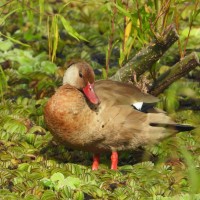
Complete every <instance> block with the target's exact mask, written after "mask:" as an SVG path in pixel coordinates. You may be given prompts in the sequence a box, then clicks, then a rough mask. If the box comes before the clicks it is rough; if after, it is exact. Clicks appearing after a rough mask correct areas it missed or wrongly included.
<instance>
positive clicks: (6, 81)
mask: <svg viewBox="0 0 200 200" xmlns="http://www.w3.org/2000/svg"><path fill="white" fill-rule="evenodd" d="M199 11H200V10H199V1H198V0H196V1H195V0H193V1H185V0H173V1H172V0H171V1H170V0H168V1H158V0H148V1H142V0H141V1H137V0H136V1H131V0H130V1H119V0H113V1H104V0H100V1H93V0H91V1H84V0H80V1H67V0H59V1H54V0H48V1H44V0H38V1H34V0H33V1H32V0H31V1H30V0H29V1H27V0H23V1H21V0H18V1H16V0H9V1H4V0H2V1H1V2H0V15H1V18H0V26H1V32H0V98H1V102H0V111H1V112H0V113H1V115H0V159H1V162H0V169H1V170H0V198H1V199H120V200H121V199H190V198H191V199H199V198H200V195H199V193H200V191H199V190H200V185H199V178H200V174H199V166H200V152H199V146H200V139H199V135H198V132H199V129H198V124H199V120H200V116H199V106H200V103H199V98H200V90H199V74H200V72H199V68H196V69H195V70H193V71H192V72H191V73H190V74H188V76H187V77H184V78H182V79H181V80H179V81H177V82H176V83H174V84H172V85H171V86H170V87H169V88H168V89H167V90H165V92H164V93H163V94H161V95H160V98H161V100H162V101H161V102H160V103H159V105H158V106H159V107H161V108H163V109H165V110H167V111H168V113H170V114H171V116H172V117H174V118H175V119H176V120H177V121H179V122H180V123H190V124H193V125H195V126H196V127H197V129H195V130H194V131H192V132H190V133H180V134H178V135H177V136H175V137H174V138H170V139H168V140H166V141H163V142H162V143H159V144H158V145H154V146H148V147H143V148H140V149H138V150H136V151H134V152H124V153H122V154H121V155H120V167H119V170H118V171H117V172H115V171H111V170H109V169H108V168H109V167H108V166H109V155H105V156H104V157H103V159H102V164H101V166H100V170H98V171H91V169H90V165H91V155H90V154H89V153H84V152H78V151H73V150H70V149H68V148H67V147H64V146H61V145H58V144H55V142H52V136H51V134H50V133H49V132H48V131H47V130H46V129H45V124H44V122H43V106H44V104H45V103H46V101H47V100H48V98H49V97H50V96H51V95H52V94H53V93H54V91H55V89H56V88H57V87H58V86H60V85H61V80H62V75H63V72H64V70H65V69H66V66H67V65H68V64H69V63H70V62H72V61H73V60H80V59H84V60H86V61H88V62H89V63H91V65H92V66H93V68H94V70H95V73H96V75H97V77H98V78H106V77H107V76H110V75H111V74H113V73H114V72H115V71H116V70H117V69H118V67H120V66H122V65H123V63H126V61H127V60H128V59H129V58H131V57H132V56H133V55H135V54H136V52H137V51H139V50H140V49H141V48H142V47H144V46H145V45H146V44H148V43H149V41H151V39H152V38H153V37H155V36H156V37H162V34H163V31H164V30H165V28H166V27H167V26H168V25H169V24H171V23H175V24H176V28H177V30H178V32H179V34H180V39H179V42H178V43H177V44H175V45H174V46H173V47H172V48H171V49H170V50H169V51H168V52H167V53H166V54H165V56H164V57H163V58H162V59H160V60H159V62H157V63H156V64H155V66H153V68H152V69H150V70H149V71H148V72H146V76H147V77H148V79H149V80H150V82H152V81H153V79H154V78H155V77H156V76H158V75H159V74H160V73H162V72H163V71H165V70H167V69H168V68H170V66H172V65H173V64H174V63H176V62H177V61H178V60H179V59H180V58H182V57H183V56H184V55H187V53H189V52H190V51H196V52H197V53H198V55H199V49H200V46H199V45H200V43H198V42H197V41H199V40H200V38H199V37H200V34H199V33H200V18H199V17H198V14H199ZM57 66H58V67H57ZM183 86H184V87H183Z"/></svg>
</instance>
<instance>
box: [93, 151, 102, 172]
mask: <svg viewBox="0 0 200 200" xmlns="http://www.w3.org/2000/svg"><path fill="white" fill-rule="evenodd" d="M99 160H100V155H99V154H94V155H93V163H92V170H97V169H98V167H99Z"/></svg>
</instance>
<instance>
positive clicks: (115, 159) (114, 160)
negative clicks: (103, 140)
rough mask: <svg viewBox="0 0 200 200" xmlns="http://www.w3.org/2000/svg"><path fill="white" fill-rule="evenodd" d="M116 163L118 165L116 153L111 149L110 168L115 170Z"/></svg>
mask: <svg viewBox="0 0 200 200" xmlns="http://www.w3.org/2000/svg"><path fill="white" fill-rule="evenodd" d="M117 165H118V153H117V152H116V151H113V152H112V155H111V169H113V170H117Z"/></svg>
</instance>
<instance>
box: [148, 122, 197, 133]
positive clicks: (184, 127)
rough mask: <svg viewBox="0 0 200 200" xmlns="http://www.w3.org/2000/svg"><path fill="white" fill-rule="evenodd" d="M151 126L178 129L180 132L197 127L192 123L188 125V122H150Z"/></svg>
mask: <svg viewBox="0 0 200 200" xmlns="http://www.w3.org/2000/svg"><path fill="white" fill-rule="evenodd" d="M150 126H154V127H163V128H167V129H173V130H176V131H178V132H184V131H191V130H193V129H195V127H194V126H191V125H188V124H165V123H150Z"/></svg>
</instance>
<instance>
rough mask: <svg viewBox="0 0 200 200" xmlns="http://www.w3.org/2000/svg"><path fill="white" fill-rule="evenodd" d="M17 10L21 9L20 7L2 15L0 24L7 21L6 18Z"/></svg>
mask: <svg viewBox="0 0 200 200" xmlns="http://www.w3.org/2000/svg"><path fill="white" fill-rule="evenodd" d="M17 10H19V8H17V9H14V10H12V11H10V12H9V13H8V14H6V15H5V16H4V17H2V16H3V15H2V16H1V18H0V25H1V26H2V24H3V23H4V22H5V20H6V19H7V18H8V17H9V16H10V15H12V14H13V13H15V12H16V11H17Z"/></svg>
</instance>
